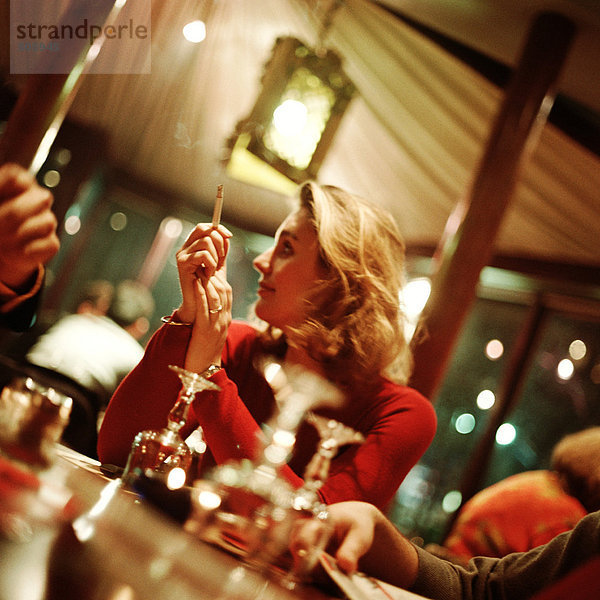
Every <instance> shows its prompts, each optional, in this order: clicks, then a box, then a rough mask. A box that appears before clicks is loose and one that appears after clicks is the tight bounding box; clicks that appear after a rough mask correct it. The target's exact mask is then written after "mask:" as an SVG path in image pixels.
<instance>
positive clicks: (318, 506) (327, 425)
mask: <svg viewBox="0 0 600 600" xmlns="http://www.w3.org/2000/svg"><path fill="white" fill-rule="evenodd" d="M306 421H307V422H308V423H311V424H312V425H314V426H315V428H316V429H317V432H318V433H319V438H320V440H319V445H318V447H317V451H316V452H315V454H314V456H313V457H312V459H311V460H310V462H309V463H308V465H307V466H306V469H305V471H304V484H303V485H302V487H301V488H299V489H298V490H296V492H295V494H294V500H293V501H292V506H293V509H294V510H295V511H296V512H297V515H298V518H302V517H303V516H304V518H306V517H309V518H310V517H313V518H316V519H317V520H318V521H319V522H320V527H319V529H318V530H317V533H315V534H314V536H315V537H314V540H313V545H312V547H311V548H310V549H308V550H303V552H302V554H298V556H297V557H296V559H295V560H294V561H293V564H292V566H291V568H290V569H289V570H288V571H287V573H286V574H285V576H284V577H283V578H282V580H281V582H280V583H281V584H282V585H283V586H284V587H286V588H288V589H294V588H295V586H296V585H297V584H298V583H301V582H302V581H304V580H306V579H307V578H308V577H309V575H310V573H311V572H312V570H313V569H314V567H315V566H316V564H317V561H318V560H319V557H320V555H321V552H322V551H323V550H325V547H326V545H327V542H328V541H329V538H330V536H331V534H332V529H331V525H330V524H329V523H328V521H327V518H328V516H327V507H326V505H325V504H323V502H322V501H321V499H320V498H319V496H318V494H317V491H318V490H319V488H321V486H322V485H323V484H324V483H325V481H326V480H327V477H328V476H329V468H330V466H331V460H332V459H333V458H334V457H335V455H336V454H337V452H338V450H339V449H340V448H341V447H342V446H345V445H347V444H362V443H363V442H364V441H365V438H364V436H363V435H362V433H360V432H359V431H355V430H354V429H352V428H351V427H348V426H347V425H344V424H343V423H340V422H339V421H336V420H335V419H329V418H327V417H323V416H321V415H317V414H315V413H313V412H312V411H309V412H308V413H307V415H306Z"/></svg>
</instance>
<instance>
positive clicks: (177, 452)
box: [122, 365, 221, 489]
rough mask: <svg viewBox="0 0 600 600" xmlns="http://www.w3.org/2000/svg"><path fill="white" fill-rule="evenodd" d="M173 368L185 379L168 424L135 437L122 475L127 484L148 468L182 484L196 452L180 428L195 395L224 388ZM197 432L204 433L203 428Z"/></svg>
mask: <svg viewBox="0 0 600 600" xmlns="http://www.w3.org/2000/svg"><path fill="white" fill-rule="evenodd" d="M169 369H171V370H172V371H174V372H175V373H177V375H178V376H179V379H180V380H181V390H180V392H179V395H178V396H177V401H176V402H175V404H174V405H173V408H172V409H171V411H170V412H169V416H168V418H167V426H166V427H164V428H163V429H160V430H156V429H146V430H144V431H140V432H139V433H138V434H137V435H136V436H135V438H134V440H133V444H132V445H131V451H130V453H129V457H128V459H127V464H126V465H125V470H124V472H123V476H122V480H123V482H124V483H125V484H126V485H130V484H132V483H133V481H134V480H135V478H136V477H137V476H139V475H140V474H143V473H144V472H146V471H147V470H148V469H150V470H151V471H154V472H155V473H159V474H161V475H163V476H164V477H165V478H166V479H167V485H168V486H169V487H170V488H172V489H173V488H179V487H182V486H183V485H184V484H185V482H186V480H187V479H188V478H189V471H190V466H191V464H192V458H193V454H192V450H191V448H190V447H189V446H188V445H187V444H186V442H185V440H184V439H183V438H182V437H181V434H180V430H181V428H182V427H183V426H184V425H185V423H186V421H187V416H188V411H189V407H190V404H191V403H192V401H193V399H194V397H195V395H196V394H197V393H198V392H201V391H204V390H219V389H221V388H219V386H218V385H216V384H215V383H213V382H212V381H209V380H208V379H206V378H204V377H202V376H201V375H199V374H198V373H193V372H192V371H187V370H186V369H183V368H181V367H177V366H175V365H169ZM196 431H197V432H200V433H201V431H200V428H198V429H197V430H196ZM196 435H197V434H196Z"/></svg>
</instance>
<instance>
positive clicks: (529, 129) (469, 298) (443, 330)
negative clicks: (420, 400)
mask: <svg viewBox="0 0 600 600" xmlns="http://www.w3.org/2000/svg"><path fill="white" fill-rule="evenodd" d="M574 34H575V26H574V24H573V23H572V22H571V21H570V20H568V19H567V18H565V17H563V16H561V15H559V14H556V13H542V14H540V15H539V16H538V17H537V18H536V20H535V21H534V23H533V25H532V27H531V29H530V32H529V35H528V39H527V42H526V44H525V46H524V49H523V52H522V55H521V58H520V60H519V64H518V66H517V69H516V71H515V73H514V74H513V78H512V80H511V83H510V84H509V86H508V88H507V90H506V94H505V98H504V100H503V102H502V105H501V107H500V111H499V113H498V116H497V118H496V121H495V123H494V125H493V128H492V131H491V135H490V138H489V141H488V144H487V147H486V150H485V153H484V156H483V158H482V161H481V164H480V166H479V169H478V172H477V173H476V176H475V178H474V180H473V183H472V185H471V188H470V191H469V193H468V195H467V197H466V198H465V199H464V200H463V201H461V202H459V203H458V205H457V207H456V209H455V211H454V212H453V213H452V214H451V215H450V218H449V219H448V222H447V225H446V230H445V232H444V235H443V237H442V240H441V242H440V245H439V247H438V251H437V252H436V256H435V257H434V261H433V264H434V269H435V272H434V274H433V277H432V290H431V295H430V297H429V300H428V302H427V305H426V306H425V309H424V311H423V315H422V321H421V326H420V328H421V330H423V328H424V330H425V336H424V337H423V338H422V339H420V338H418V337H417V338H415V339H416V340H417V342H416V343H415V344H414V347H413V351H414V356H415V370H414V373H413V376H412V379H411V385H412V386H414V387H415V388H416V389H418V390H419V391H421V392H422V393H423V394H424V395H426V396H428V397H429V398H431V399H432V400H434V397H435V394H436V392H437V390H438V388H439V386H440V384H441V382H442V379H443V376H444V374H445V371H446V366H447V364H448V362H449V358H450V356H451V353H452V350H453V348H454V345H455V342H456V340H457V338H458V336H459V334H460V331H461V328H462V325H463V323H464V321H465V319H466V317H467V315H468V313H469V310H470V308H471V305H472V303H473V301H474V300H475V293H476V286H477V283H478V281H479V274H480V272H481V270H482V269H483V267H485V266H486V265H487V264H488V262H489V260H490V258H491V256H492V253H493V247H494V241H495V239H496V235H497V233H498V230H499V228H500V225H501V223H502V219H503V217H504V214H505V212H506V209H507V208H508V206H509V204H510V200H511V198H512V196H513V193H514V190H515V188H516V184H517V181H518V176H519V172H520V170H521V167H522V165H523V164H524V162H525V161H526V160H527V158H528V157H529V155H530V154H531V151H532V150H533V147H534V145H535V143H536V142H537V140H538V136H539V134H540V132H541V130H542V128H543V126H544V124H545V122H546V119H547V116H548V113H549V112H550V108H551V106H552V103H553V101H554V97H555V88H556V83H557V80H558V75H559V73H560V70H561V67H562V66H563V63H564V62H565V59H566V57H567V54H568V51H569V48H570V46H571V43H572V40H573V37H574Z"/></svg>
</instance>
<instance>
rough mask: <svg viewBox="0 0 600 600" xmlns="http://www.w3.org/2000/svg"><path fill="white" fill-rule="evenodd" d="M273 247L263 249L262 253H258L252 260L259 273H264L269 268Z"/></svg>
mask: <svg viewBox="0 0 600 600" xmlns="http://www.w3.org/2000/svg"><path fill="white" fill-rule="evenodd" d="M272 253H273V249H272V248H270V249H269V250H265V251H264V252H263V253H262V254H259V255H258V256H257V257H256V258H255V259H254V260H253V261H252V264H253V265H254V268H255V269H256V270H257V271H258V272H259V273H266V272H267V271H268V270H269V267H270V264H271V254H272Z"/></svg>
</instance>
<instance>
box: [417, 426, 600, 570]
mask: <svg viewBox="0 0 600 600" xmlns="http://www.w3.org/2000/svg"><path fill="white" fill-rule="evenodd" d="M599 509H600V427H593V428H590V429H585V430H583V431H580V432H578V433H574V434H571V435H568V436H566V437H565V438H563V439H562V440H561V441H560V442H559V443H558V444H557V445H556V446H555V448H554V450H553V453H552V458H551V469H550V470H539V471H527V472H524V473H518V474H516V475H512V476H510V477H507V478H506V479H504V480H502V481H500V482H498V483H496V484H494V485H492V486H490V487H488V488H486V489H484V490H482V491H481V492H479V493H478V494H475V496H473V497H472V498H471V499H470V500H469V501H468V502H467V503H466V504H465V505H464V506H463V508H462V509H461V511H460V513H459V516H458V518H457V520H456V522H455V524H454V526H453V528H452V530H451V532H450V534H449V536H448V538H447V539H446V541H445V543H444V549H445V551H447V552H448V553H449V554H450V556H449V557H453V558H454V559H457V558H458V559H459V561H460V560H464V561H466V560H469V559H470V558H472V557H474V556H492V557H502V556H506V555H507V554H510V553H511V552H526V551H527V550H530V549H532V548H535V547H537V546H540V545H542V544H545V543H547V542H549V541H550V540H551V539H553V538H554V537H555V536H556V535H558V534H559V533H562V532H564V531H569V530H570V529H572V528H573V527H574V526H575V525H576V524H577V522H578V521H579V520H580V519H581V518H582V517H584V516H585V515H586V514H587V513H588V512H594V511H596V510H599ZM428 549H429V550H432V551H434V553H439V552H436V549H435V547H428ZM445 556H448V555H445Z"/></svg>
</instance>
